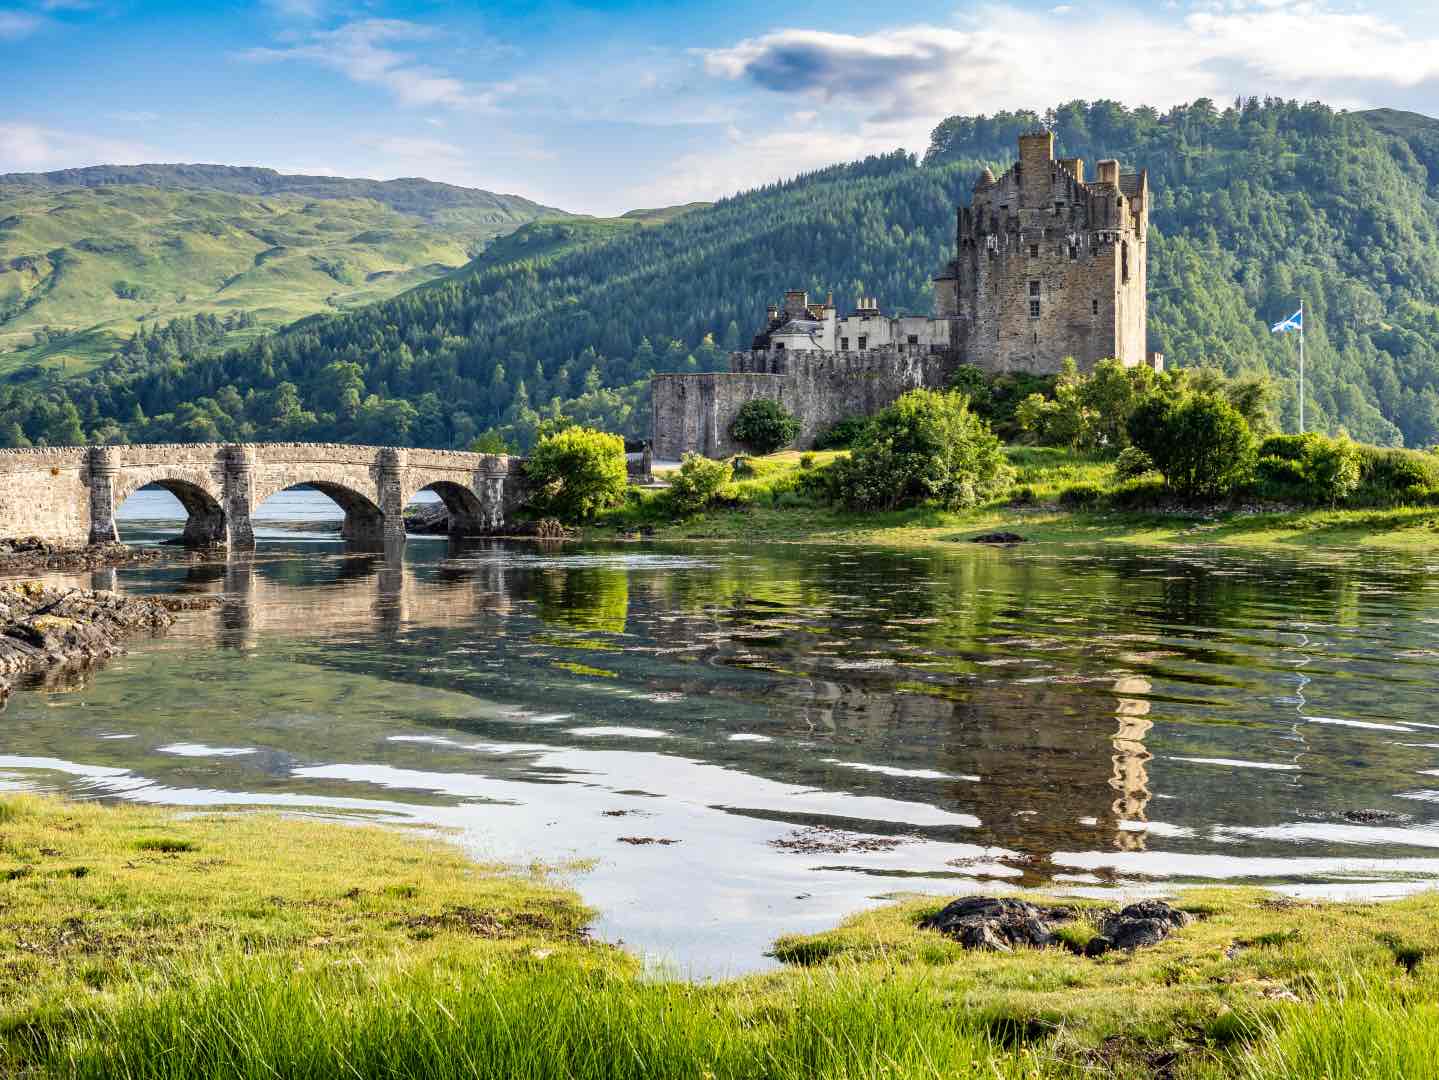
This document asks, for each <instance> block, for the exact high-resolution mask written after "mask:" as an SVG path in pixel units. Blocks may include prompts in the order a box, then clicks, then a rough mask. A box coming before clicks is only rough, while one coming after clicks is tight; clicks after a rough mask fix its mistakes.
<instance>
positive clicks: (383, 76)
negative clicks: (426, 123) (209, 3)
mask: <svg viewBox="0 0 1439 1080" xmlns="http://www.w3.org/2000/svg"><path fill="white" fill-rule="evenodd" d="M432 36H433V32H432V31H431V30H430V29H429V28H428V27H424V26H421V25H419V24H418V23H413V22H407V21H405V20H403V19H363V20H360V21H358V22H351V23H346V24H345V25H344V26H341V27H339V28H337V29H334V30H316V31H312V32H310V33H308V34H306V35H305V36H304V37H303V38H302V39H301V43H300V44H297V45H291V46H287V47H285V48H258V49H250V50H248V51H246V52H244V53H242V54H241V56H242V57H243V58H244V59H247V60H251V61H254V62H256V63H278V62H282V61H300V62H303V63H311V64H318V65H319V66H321V67H325V68H329V69H330V70H332V71H338V72H340V73H341V74H342V75H344V76H345V77H346V78H349V79H351V80H353V81H354V82H357V83H363V84H366V85H369V86H378V87H381V88H383V89H385V90H387V91H389V92H390V93H391V94H392V95H394V97H395V99H396V100H397V101H399V102H400V103H401V104H402V105H413V106H448V107H451V108H462V109H488V108H493V107H494V106H495V105H496V103H497V102H498V101H499V100H500V99H501V98H502V97H504V96H505V95H506V94H508V93H509V92H510V91H511V90H512V89H513V87H511V86H508V85H506V84H496V85H492V86H489V87H485V88H476V87H471V86H469V85H467V84H466V83H465V82H463V81H462V80H460V79H457V78H455V77H454V76H453V75H449V74H447V73H446V72H443V71H437V70H435V69H434V68H430V67H427V66H425V65H424V64H422V63H419V62H417V61H416V59H415V57H414V56H413V55H412V54H410V53H406V52H401V51H399V50H397V49H396V48H394V46H395V45H397V44H399V43H403V42H420V41H424V40H426V39H428V38H430V37H432Z"/></svg>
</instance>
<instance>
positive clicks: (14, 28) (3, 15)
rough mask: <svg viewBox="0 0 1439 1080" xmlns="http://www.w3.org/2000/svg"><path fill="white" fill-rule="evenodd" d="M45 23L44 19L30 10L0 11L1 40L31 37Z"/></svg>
mask: <svg viewBox="0 0 1439 1080" xmlns="http://www.w3.org/2000/svg"><path fill="white" fill-rule="evenodd" d="M44 25H45V20H44V19H42V18H40V16H38V15H32V14H30V13H29V12H28V11H0V41H16V40H18V39H19V38H23V37H29V36H30V35H31V34H33V33H35V31H37V30H39V29H40V28H41V27H42V26H44Z"/></svg>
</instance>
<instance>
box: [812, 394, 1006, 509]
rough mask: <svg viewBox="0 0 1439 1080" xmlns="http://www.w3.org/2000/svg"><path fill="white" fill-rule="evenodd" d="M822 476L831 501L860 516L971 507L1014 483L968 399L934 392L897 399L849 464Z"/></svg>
mask: <svg viewBox="0 0 1439 1080" xmlns="http://www.w3.org/2000/svg"><path fill="white" fill-rule="evenodd" d="M825 471H826V472H828V473H830V474H832V479H833V493H834V496H835V498H836V499H837V500H838V501H840V502H843V503H844V504H845V505H847V506H849V507H851V508H853V509H857V510H894V509H898V508H901V507H906V506H917V505H920V504H921V503H927V502H933V503H937V504H939V505H940V506H944V507H948V508H958V507H965V506H973V505H974V504H976V503H977V502H979V501H980V500H981V499H984V498H989V497H991V496H993V495H996V494H999V493H1000V492H1002V491H1003V490H1004V489H1005V488H1007V487H1008V486H1009V484H1010V481H1011V478H1012V476H1013V471H1012V470H1011V469H1010V468H1009V466H1008V464H1007V463H1006V462H1005V459H1004V450H1003V447H1002V446H1001V445H1000V442H999V440H998V439H997V438H995V436H994V433H993V432H992V431H991V430H990V428H989V425H988V424H986V423H985V422H984V421H983V420H981V419H980V418H979V417H977V416H975V415H974V413H973V412H971V411H970V408H969V402H968V400H967V399H966V398H965V396H964V395H963V394H959V393H956V392H954V391H937V390H911V391H910V392H909V393H907V394H905V395H904V396H902V397H901V398H899V400H897V401H896V402H894V404H892V405H890V406H889V407H888V408H886V409H884V410H883V411H882V412H880V413H879V414H878V415H877V416H875V417H874V419H873V420H872V421H871V422H870V424H869V425H868V427H867V428H866V429H865V433H864V436H863V438H862V439H861V441H860V442H859V444H858V445H857V446H856V447H855V448H854V450H853V452H852V453H851V454H850V456H849V458H848V459H846V460H841V461H837V462H835V464H834V465H833V466H831V468H830V469H827V470H825Z"/></svg>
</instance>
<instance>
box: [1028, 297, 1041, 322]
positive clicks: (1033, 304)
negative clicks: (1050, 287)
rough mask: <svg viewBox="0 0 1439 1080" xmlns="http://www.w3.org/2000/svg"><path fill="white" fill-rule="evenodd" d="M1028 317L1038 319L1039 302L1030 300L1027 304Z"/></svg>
mask: <svg viewBox="0 0 1439 1080" xmlns="http://www.w3.org/2000/svg"><path fill="white" fill-rule="evenodd" d="M1029 317H1030V318H1031V319H1037V318H1039V301H1038V300H1031V301H1030V302H1029Z"/></svg>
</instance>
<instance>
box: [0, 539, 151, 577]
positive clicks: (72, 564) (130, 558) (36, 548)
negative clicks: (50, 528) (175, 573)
mask: <svg viewBox="0 0 1439 1080" xmlns="http://www.w3.org/2000/svg"><path fill="white" fill-rule="evenodd" d="M170 557H172V556H170V555H169V554H168V553H167V552H164V551H161V550H159V549H158V548H132V547H126V546H125V545H124V544H117V543H106V544H85V545H74V544H59V543H54V542H52V541H49V540H41V539H40V538H39V537H36V536H27V537H20V538H18V539H11V540H0V574H14V573H20V572H24V571H28V570H100V569H103V568H104V567H107V566H119V565H121V564H122V563H136V562H155V561H158V560H160V559H164V558H170Z"/></svg>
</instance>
